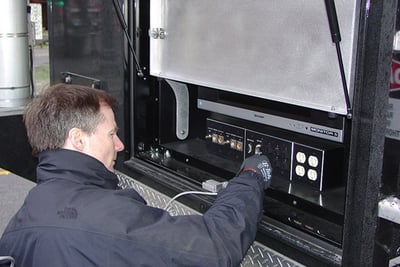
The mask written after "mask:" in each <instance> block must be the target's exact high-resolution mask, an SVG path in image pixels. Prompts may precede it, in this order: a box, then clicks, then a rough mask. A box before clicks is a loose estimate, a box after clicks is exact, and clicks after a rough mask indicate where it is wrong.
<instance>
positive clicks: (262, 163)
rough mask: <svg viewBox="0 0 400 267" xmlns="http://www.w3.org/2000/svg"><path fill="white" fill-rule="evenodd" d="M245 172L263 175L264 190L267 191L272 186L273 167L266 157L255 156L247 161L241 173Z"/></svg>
mask: <svg viewBox="0 0 400 267" xmlns="http://www.w3.org/2000/svg"><path fill="white" fill-rule="evenodd" d="M244 171H252V172H254V173H257V174H259V175H261V176H262V177H263V179H264V189H267V188H268V187H269V186H270V185H271V177H272V167H271V163H270V162H269V160H268V158H267V157H266V156H264V155H254V156H251V157H249V158H247V159H245V160H244V161H243V163H242V166H241V167H240V170H239V173H241V172H244Z"/></svg>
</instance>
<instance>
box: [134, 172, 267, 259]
mask: <svg viewBox="0 0 400 267" xmlns="http://www.w3.org/2000/svg"><path fill="white" fill-rule="evenodd" d="M263 195H264V190H263V181H262V178H261V177H259V176H258V175H257V174H254V173H252V172H245V173H242V174H240V175H239V176H238V177H235V178H233V179H232V180H231V181H230V182H229V184H228V186H227V187H226V188H225V189H223V190H221V191H220V192H219V194H218V196H217V198H216V200H215V202H214V204H213V205H212V206H211V207H210V209H209V210H208V211H207V212H205V213H204V215H202V216H201V215H186V216H170V215H169V213H168V212H166V211H164V210H160V209H156V208H150V207H147V209H152V211H151V212H149V210H147V211H146V212H145V211H144V210H143V211H142V212H141V214H142V216H141V217H142V219H143V221H147V223H143V226H142V227H139V228H140V229H139V228H136V227H137V225H136V226H135V228H136V229H135V231H134V232H135V233H134V236H135V239H136V240H141V241H142V242H141V249H143V251H146V249H147V250H148V249H151V250H152V251H154V252H155V253H156V254H157V257H160V259H159V260H160V262H157V264H162V265H164V266H238V265H239V264H240V262H241V260H242V259H243V257H244V255H245V254H246V252H247V250H248V248H249V247H250V245H251V244H252V242H253V241H254V239H255V236H256V232H257V224H258V222H259V219H260V218H261V215H262V202H263ZM143 221H142V222H143ZM146 244H147V245H148V247H147V248H146V247H145V246H146ZM150 247H151V248H150ZM136 259H137V258H136ZM154 260H155V259H154ZM145 262H147V260H146V259H144V258H143V263H145Z"/></svg>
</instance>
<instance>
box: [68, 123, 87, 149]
mask: <svg viewBox="0 0 400 267" xmlns="http://www.w3.org/2000/svg"><path fill="white" fill-rule="evenodd" d="M65 146H66V148H69V149H73V150H77V151H83V150H84V148H85V132H83V131H82V130H81V129H79V128H72V129H71V130H69V132H68V137H67V140H66V142H65Z"/></svg>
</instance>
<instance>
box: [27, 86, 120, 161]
mask: <svg viewBox="0 0 400 267" xmlns="http://www.w3.org/2000/svg"><path fill="white" fill-rule="evenodd" d="M101 105H107V106H109V107H111V108H112V109H113V110H115V109H116V108H117V105H118V103H117V100H116V99H115V98H114V97H112V96H110V95H109V94H107V93H106V92H104V91H101V90H97V89H93V88H91V87H87V86H82V85H71V84H55V85H53V86H50V87H49V88H48V89H46V90H45V91H44V92H43V93H42V94H41V95H38V96H37V97H35V98H33V99H32V101H31V102H30V103H28V105H27V107H26V109H25V113H24V123H25V127H26V130H27V134H28V139H29V143H30V144H31V146H32V150H33V151H32V152H33V154H34V155H36V154H38V153H39V152H42V151H44V150H48V149H57V148H61V147H62V146H63V145H64V143H65V140H66V138H67V136H68V132H69V130H71V129H72V128H79V129H81V130H83V131H85V132H87V133H92V132H93V131H94V129H95V128H96V127H97V125H98V124H99V123H100V122H101V121H102V120H103V119H104V118H103V116H102V114H101V113H100V106H101Z"/></svg>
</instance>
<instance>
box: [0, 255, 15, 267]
mask: <svg viewBox="0 0 400 267" xmlns="http://www.w3.org/2000/svg"><path fill="white" fill-rule="evenodd" d="M2 261H4V262H3V263H2V264H6V263H7V264H10V267H14V263H15V260H14V258H13V257H11V256H0V262H2Z"/></svg>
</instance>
